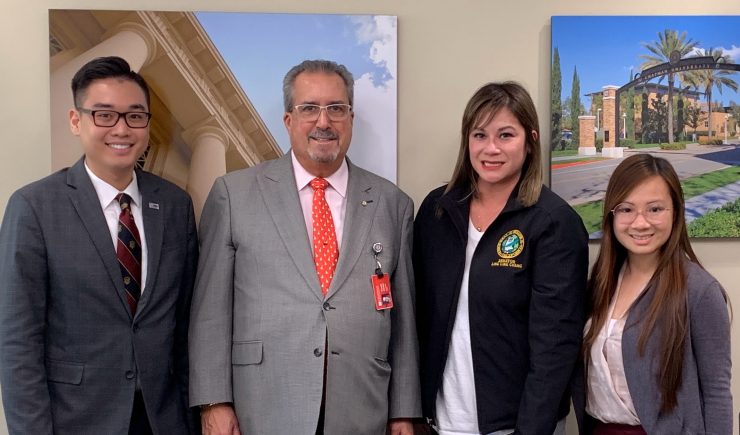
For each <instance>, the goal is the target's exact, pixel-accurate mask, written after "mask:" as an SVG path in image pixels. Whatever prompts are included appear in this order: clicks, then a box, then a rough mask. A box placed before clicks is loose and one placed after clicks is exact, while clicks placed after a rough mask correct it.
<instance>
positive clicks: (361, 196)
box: [327, 159, 380, 297]
mask: <svg viewBox="0 0 740 435" xmlns="http://www.w3.org/2000/svg"><path fill="white" fill-rule="evenodd" d="M347 165H348V166H349V180H348V182H347V204H346V210H345V218H344V230H343V232H342V246H340V247H339V263H337V269H336V271H335V272H334V278H333V279H332V281H331V286H330V287H329V292H328V294H327V297H329V296H331V295H332V294H334V293H335V292H336V291H337V289H339V288H341V286H342V284H343V283H344V281H346V280H347V278H348V277H349V275H350V272H352V268H353V267H354V265H355V263H357V260H358V259H359V258H360V255H361V254H362V252H363V251H365V250H367V251H368V252H370V250H371V248H372V243H371V242H369V241H368V240H367V238H368V234H369V233H370V226H371V224H372V222H373V219H374V217H375V212H376V210H377V207H378V203H379V202H380V196H379V195H380V192H379V191H378V189H377V188H376V187H375V186H374V185H373V184H372V182H371V180H370V178H369V177H366V176H365V173H364V172H363V171H362V170H361V169H359V168H358V167H357V166H355V165H353V164H352V163H351V162H350V161H349V159H348V160H347ZM369 279H370V276H369V275H368V280H369ZM368 285H370V284H369V283H368Z"/></svg>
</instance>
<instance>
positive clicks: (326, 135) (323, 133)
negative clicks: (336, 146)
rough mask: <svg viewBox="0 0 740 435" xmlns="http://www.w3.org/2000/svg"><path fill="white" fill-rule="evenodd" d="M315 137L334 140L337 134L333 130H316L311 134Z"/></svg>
mask: <svg viewBox="0 0 740 435" xmlns="http://www.w3.org/2000/svg"><path fill="white" fill-rule="evenodd" d="M310 137H311V138H313V139H329V140H334V139H336V138H337V135H336V134H334V133H332V132H331V131H322V130H316V131H314V132H311V135H310Z"/></svg>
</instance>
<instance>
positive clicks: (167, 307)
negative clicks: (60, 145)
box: [0, 160, 199, 435]
mask: <svg viewBox="0 0 740 435" xmlns="http://www.w3.org/2000/svg"><path fill="white" fill-rule="evenodd" d="M137 179H138V184H139V190H140V192H141V195H142V199H143V204H142V205H143V207H142V212H143V220H144V222H143V227H144V231H145V234H146V240H147V247H148V266H147V267H148V274H147V283H146V288H145V290H144V293H143V295H142V298H141V300H140V301H139V306H138V309H137V313H136V316H135V317H134V318H133V319H132V316H131V313H130V310H129V307H128V304H127V303H126V297H125V293H124V291H125V290H124V287H123V280H122V278H121V272H120V269H119V265H118V262H117V260H116V253H115V248H114V246H113V243H112V241H111V236H110V232H109V230H108V226H107V224H106V221H105V217H104V215H103V212H102V210H101V208H100V202H99V200H98V197H97V195H96V193H95V190H94V188H93V185H92V182H91V181H90V178H89V176H88V175H87V172H86V171H85V168H84V164H83V161H82V160H80V161H78V162H77V164H75V165H74V166H73V167H71V168H68V169H64V170H62V171H59V172H57V173H55V174H52V175H50V176H48V177H46V178H44V179H42V180H40V181H37V182H35V183H32V184H30V185H28V186H26V187H24V188H22V189H20V190H18V191H17V192H16V193H15V194H13V196H12V197H11V198H10V200H9V202H8V205H7V208H6V210H5V217H4V220H3V224H2V228H1V229H0V383H1V384H2V395H3V404H4V407H5V416H6V420H7V423H8V428H9V430H10V433H11V434H23V435H27V434H34V435H38V434H51V433H54V434H57V435H60V434H70V435H80V434H96V435H99V434H106V435H113V434H121V435H125V434H127V433H128V425H129V420H130V418H131V410H132V404H133V399H134V390H135V387H136V385H137V383H138V384H139V386H140V387H141V391H142V394H143V397H144V401H145V403H146V409H147V413H148V416H149V420H150V423H151V425H152V427H153V430H154V433H155V434H161V435H169V434H182V433H188V432H189V431H191V429H193V430H199V425H198V426H195V425H194V423H195V421H194V419H193V418H194V416H193V417H191V416H190V415H189V411H188V406H187V374H188V372H187V329H188V324H187V323H188V311H189V306H190V299H191V294H192V285H193V281H194V269H195V265H196V263H197V255H198V245H197V235H196V232H195V223H194V216H193V207H192V203H191V201H190V197H189V196H188V195H187V194H186V193H185V192H183V191H182V190H181V189H179V188H178V187H176V186H175V185H173V184H171V183H169V182H166V181H164V180H162V179H161V178H159V177H156V176H154V175H151V174H148V173H146V172H137ZM139 225H141V223H139Z"/></svg>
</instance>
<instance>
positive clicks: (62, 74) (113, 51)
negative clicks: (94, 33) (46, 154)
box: [50, 23, 156, 171]
mask: <svg viewBox="0 0 740 435" xmlns="http://www.w3.org/2000/svg"><path fill="white" fill-rule="evenodd" d="M155 48H156V42H155V41H154V38H153V37H152V36H151V34H150V33H149V31H148V30H147V29H146V28H145V27H143V26H141V25H138V24H133V23H131V24H127V25H125V26H123V27H120V28H118V29H116V32H115V33H113V34H112V35H111V36H110V37H108V38H107V39H105V40H103V41H101V42H100V43H99V44H98V45H96V46H94V47H92V48H90V49H89V50H87V51H85V52H84V53H82V54H80V55H79V56H76V57H74V58H72V59H70V60H69V61H68V62H66V63H65V64H64V65H62V66H61V67H59V68H58V69H56V70H55V71H52V73H51V80H50V81H51V98H50V100H51V169H52V171H56V170H58V169H61V168H65V167H67V166H71V165H73V164H74V162H75V161H77V160H78V159H79V158H80V156H82V150H81V149H80V145H79V140H78V139H77V138H76V137H75V136H74V135H73V134H72V133H71V132H70V130H69V111H70V109H72V108H74V101H73V99H72V91H71V87H70V84H71V82H72V77H74V75H75V73H76V72H77V71H78V70H79V69H80V68H81V67H82V66H83V65H84V64H86V63H87V62H89V61H91V60H92V59H94V58H96V57H102V56H119V57H122V58H124V59H126V61H127V62H128V63H129V64H130V65H131V69H132V70H134V71H139V70H140V69H141V68H142V67H143V66H144V65H146V64H147V62H149V61H150V60H151V59H152V58H153V57H154V54H155Z"/></svg>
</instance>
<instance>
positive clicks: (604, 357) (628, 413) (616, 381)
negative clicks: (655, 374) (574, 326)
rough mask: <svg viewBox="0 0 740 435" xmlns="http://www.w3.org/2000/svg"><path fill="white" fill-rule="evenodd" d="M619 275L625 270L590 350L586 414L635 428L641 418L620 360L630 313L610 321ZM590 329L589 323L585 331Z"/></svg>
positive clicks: (605, 421)
mask: <svg viewBox="0 0 740 435" xmlns="http://www.w3.org/2000/svg"><path fill="white" fill-rule="evenodd" d="M622 275H624V266H623V267H622V270H621V271H620V272H619V278H618V279H617V290H616V291H615V292H614V297H613V298H612V302H611V304H610V305H609V312H608V313H607V314H608V315H607V320H606V322H604V326H602V328H601V330H600V331H599V335H598V336H597V337H596V339H595V340H594V344H593V346H591V349H590V355H591V358H590V361H589V364H588V371H587V373H588V379H587V385H586V392H587V393H586V394H587V397H586V399H587V400H586V412H588V414H589V415H591V416H592V417H594V418H596V419H598V420H600V421H603V422H604V423H621V424H629V425H632V426H636V425H639V424H640V418H639V417H638V416H637V411H636V410H635V405H634V403H633V402H632V396H631V395H630V391H629V388H628V386H627V377H626V375H625V373H624V360H623V358H622V333H623V331H624V325H625V324H626V321H627V314H628V313H629V309H628V310H627V311H626V312H625V313H624V314H623V315H622V317H621V318H618V319H613V318H612V314H613V312H614V305H615V304H616V301H617V297H618V296H619V290H620V287H621V286H622ZM644 290H645V289H644V288H643V289H642V290H641V291H640V292H641V293H642V291H644ZM630 308H631V307H630ZM590 326H591V320H590V319H589V321H588V322H587V323H586V328H589V327H590ZM586 330H588V329H586Z"/></svg>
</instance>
